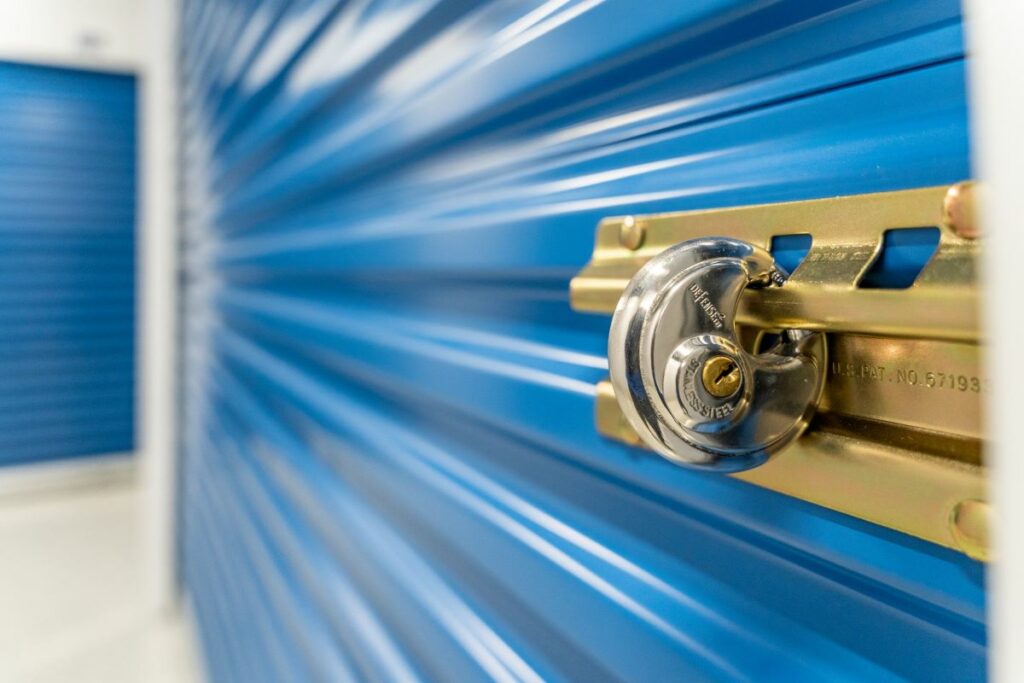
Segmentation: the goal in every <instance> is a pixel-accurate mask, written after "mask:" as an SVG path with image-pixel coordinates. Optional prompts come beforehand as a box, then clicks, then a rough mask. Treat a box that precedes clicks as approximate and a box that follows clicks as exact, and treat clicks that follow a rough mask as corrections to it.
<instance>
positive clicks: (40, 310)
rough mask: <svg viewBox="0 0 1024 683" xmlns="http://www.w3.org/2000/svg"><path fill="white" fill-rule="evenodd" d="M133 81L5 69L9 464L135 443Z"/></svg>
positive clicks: (4, 399)
mask: <svg viewBox="0 0 1024 683" xmlns="http://www.w3.org/2000/svg"><path fill="white" fill-rule="evenodd" d="M134 349H135V78H134V77H133V76H129V75H121V74H109V73H96V72H89V71H78V70H71V69H63V68H51V67H44V66H34V65H27V64H15V63H0V465H8V464H22V463H31V462H39V461H46V460H54V459H60V458H77V457H83V456H90V455H99V454H111V453H125V452H129V451H131V450H132V448H133V443H134V413H135V410H134V401H135V399H134V394H135V390H134V365H135V353H134Z"/></svg>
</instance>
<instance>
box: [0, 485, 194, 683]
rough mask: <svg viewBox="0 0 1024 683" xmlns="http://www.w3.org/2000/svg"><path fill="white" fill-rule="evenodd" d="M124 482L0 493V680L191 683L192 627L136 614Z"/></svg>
mask: <svg viewBox="0 0 1024 683" xmlns="http://www.w3.org/2000/svg"><path fill="white" fill-rule="evenodd" d="M139 507H140V506H139V493H138V491H137V487H136V486H135V485H134V484H131V483H120V484H117V485H112V486H106V487H95V486H94V487H91V488H87V489H79V490H74V491H64V492H49V493H33V494H31V495H13V496H11V495H4V496H0V682H3V683H7V682H12V683H14V682H17V683H58V682H59V683H67V682H69V681H74V682H75V683H93V682H96V683H100V682H102V683H122V682H124V683H199V681H202V680H203V674H202V667H201V666H200V664H199V663H198V655H197V653H196V650H197V646H196V643H195V641H194V635H193V632H192V626H191V623H190V621H189V620H188V619H187V618H184V617H182V616H181V615H167V616H162V617H155V616H152V615H147V613H146V611H145V610H144V609H143V600H142V590H143V576H142V571H141V563H140V561H139V558H140V556H141V553H142V540H143V539H142V538H141V528H140V515H139Z"/></svg>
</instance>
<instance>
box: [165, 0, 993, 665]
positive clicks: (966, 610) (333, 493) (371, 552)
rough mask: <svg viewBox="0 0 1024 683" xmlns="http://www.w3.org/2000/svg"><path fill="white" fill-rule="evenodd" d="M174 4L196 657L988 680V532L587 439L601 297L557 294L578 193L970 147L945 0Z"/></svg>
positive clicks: (931, 163) (824, 179) (915, 174)
mask: <svg viewBox="0 0 1024 683" xmlns="http://www.w3.org/2000/svg"><path fill="white" fill-rule="evenodd" d="M183 22H184V26H183V30H182V40H183V43H184V44H183V49H182V55H183V57H182V64H181V68H182V88H183V108H182V109H183V124H184V131H185V140H184V143H183V144H184V147H183V150H184V151H183V167H182V173H183V176H182V178H183V187H184V190H185V196H184V206H183V217H184V224H183V231H184V233H183V234H184V238H183V239H184V249H185V253H184V263H185V271H184V273H183V283H184V288H183V297H184V307H185V308H184V311H185V315H184V324H185V330H184V346H183V361H184V368H185V372H186V377H185V381H184V383H183V387H184V389H183V391H184V397H183V407H184V430H185V431H184V435H185V438H184V463H183V466H184V487H183V494H182V495H183V506H182V507H183V511H184V543H183V548H184V550H183V553H184V571H185V576H186V580H187V584H188V587H189V590H190V592H191V593H192V595H193V597H194V600H195V604H196V608H197V614H198V618H199V622H200V627H201V632H202V638H203V642H204V644H205V651H206V655H207V658H208V660H209V663H210V666H211V670H212V672H213V674H214V676H215V679H216V680H218V681H246V682H249V681H303V680H322V681H338V680H368V681H399V680H429V681H475V680H551V681H586V682H588V683H596V682H598V681H612V680H632V681H667V680H685V681H695V680H721V679H736V680H743V679H753V680H766V679H768V680H781V681H793V680H814V681H821V680H894V679H908V678H909V679H917V680H927V681H940V680H981V679H983V678H984V675H985V641H986V633H985V606H984V602H985V596H984V588H983V584H984V571H983V567H982V565H980V564H978V563H976V562H974V561H972V560H969V559H967V558H966V557H964V556H963V555H961V554H958V553H955V552H952V551H948V550H946V549H943V548H940V547H937V546H933V545H930V544H928V543H925V542H922V541H918V540H916V539H913V538H909V537H906V536H902V535H900V534H898V533H896V532H893V531H890V530H887V529H884V528H880V527H876V526H873V525H871V524H868V523H865V522H861V521H858V520H856V519H852V518H849V517H845V516H843V515H841V514H838V513H835V512H831V511H829V510H826V509H822V508H819V507H816V506H814V505H810V504H807V503H804V502H800V501H797V500H793V499H790V498H787V497H785V496H781V495H778V494H775V493H772V492H770V491H767V490H763V489H759V488H756V487H753V486H750V485H747V484H745V483H743V482H740V481H737V480H734V479H731V478H728V477H722V476H709V475H706V474H701V473H695V472H692V471H688V470H685V469H682V468H679V467H676V466H674V465H672V464H670V463H668V462H667V461H665V460H663V459H661V458H659V457H657V456H654V455H652V454H651V453H648V452H644V451H640V450H635V449H631V448H628V447H626V446H622V445H620V444H617V443H613V442H610V441H608V440H605V439H603V438H601V437H600V436H599V435H598V434H597V433H596V431H595V427H594V402H595V384H596V383H597V382H598V381H599V380H601V379H603V378H604V377H605V376H607V362H606V354H605V348H606V343H607V333H608V324H609V319H608V318H607V317H605V316H592V315H583V314H578V313H574V312H572V311H571V310H570V308H569V302H568V284H569V280H570V278H571V277H572V276H573V275H574V274H575V273H576V272H577V271H578V270H579V269H580V268H581V267H582V266H583V265H584V264H585V263H586V262H587V260H588V258H589V256H590V253H591V248H592V246H593V237H594V232H595V229H596V226H597V224H598V221H599V220H600V219H601V218H602V217H604V216H609V215H622V214H632V213H654V212H665V211H679V210H686V209H697V208H706V207H721V206H731V205H742V204H751V203H757V202H773V201H782V200H796V199H806V198H813V197H826V196H835V195H844V194H856V193H864V192H873V191H882V190H892V189H900V188H910V187H921V186H929V185H936V184H940V183H950V182H955V181H958V180H960V179H963V178H966V177H969V176H970V168H969V164H968V141H967V111H966V102H965V94H964V75H965V58H964V52H963V36H962V30H961V24H960V14H959V6H958V4H957V3H956V2H950V1H947V0H942V1H939V2H935V1H934V0H919V1H918V0H897V1H894V2H843V1H837V0H831V1H828V2H815V3H808V2H796V1H792V2H786V1H783V2H773V3H760V2H755V3H750V2H730V1H726V0H701V1H699V2H637V1H635V0H604V1H593V0H586V1H584V0H566V1H542V0H493V1H490V2H482V1H470V0H408V1H404V2H403V1H398V0H379V1H376V2H374V1H367V2H362V1H348V2H342V1H331V0H322V1H310V0H296V1H295V2H281V1H279V0H266V1H262V2H255V1H253V2H238V1H237V0H216V1H215V0H186V1H185V2H184V8H183ZM813 227H814V226H794V229H795V230H797V231H803V230H810V231H811V232H813Z"/></svg>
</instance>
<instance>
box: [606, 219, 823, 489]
mask: <svg viewBox="0 0 1024 683" xmlns="http://www.w3.org/2000/svg"><path fill="white" fill-rule="evenodd" d="M786 277H787V274H786V273H785V271H783V270H782V269H781V268H780V267H779V266H778V265H777V264H776V263H775V260H774V259H773V258H772V256H771V254H769V253H768V252H767V251H765V250H764V249H761V248H759V247H756V246H754V245H752V244H748V243H746V242H742V241H739V240H734V239H729V238H724V237H709V238H704V239H697V240H690V241H688V242H683V243H681V244H678V245H676V246H674V247H672V248H670V249H667V250H665V251H664V252H662V253H661V254H659V255H657V256H656V257H654V258H652V259H651V260H650V261H648V262H647V263H646V264H645V265H644V266H643V268H641V269H640V271H639V272H637V274H636V275H635V276H634V277H633V279H632V280H631V281H630V283H629V285H628V286H627V287H626V289H625V291H624V292H623V294H622V298H621V299H620V300H619V304H618V307H617V308H616V310H615V315H614V317H613V318H612V326H611V333H610V335H609V343H608V365H609V370H610V373H611V381H612V385H613V386H614V389H615V396H616V398H617V399H618V402H619V405H620V406H621V407H622V411H623V413H624V414H625V416H626V418H627V419H628V420H629V422H630V424H631V425H632V426H633V428H634V429H635V430H636V431H637V433H638V434H639V435H640V438H641V439H643V441H644V442H645V443H646V444H647V445H648V446H650V447H651V448H652V449H654V450H655V451H657V452H658V453H660V454H661V455H663V456H664V457H666V458H668V459H669V460H671V461H673V462H675V463H678V464H680V465H685V466H690V467H697V468H703V469H711V470H718V471H723V472H735V471H739V470H744V469H749V468H751V467H756V466H757V465H760V464H761V463H763V462H764V461H765V460H767V459H768V458H769V457H770V456H771V454H773V453H775V452H776V451H778V450H779V449H781V448H782V447H783V446H785V445H786V444H788V443H790V442H791V441H793V440H794V439H796V438H797V437H798V436H799V435H800V434H801V433H802V432H803V430H804V429H805V428H806V427H807V424H808V422H809V420H810V417H811V415H812V414H813V412H814V410H815V409H816V407H817V405H818V401H819V400H820V399H821V394H822V388H823V386H824V380H825V369H826V365H825V361H826V348H825V340H824V335H823V334H821V333H820V332H811V331H807V330H784V331H782V333H781V334H780V335H779V340H778V342H777V343H775V344H774V346H772V347H771V348H770V349H767V350H765V351H763V352H760V353H757V354H753V353H750V352H748V351H746V350H744V349H743V348H742V347H741V346H740V343H739V341H738V339H737V335H736V330H735V316H736V310H737V308H738V306H739V301H740V295H741V294H742V293H743V290H744V289H746V288H748V287H773V286H781V285H782V284H783V282H785V279H786Z"/></svg>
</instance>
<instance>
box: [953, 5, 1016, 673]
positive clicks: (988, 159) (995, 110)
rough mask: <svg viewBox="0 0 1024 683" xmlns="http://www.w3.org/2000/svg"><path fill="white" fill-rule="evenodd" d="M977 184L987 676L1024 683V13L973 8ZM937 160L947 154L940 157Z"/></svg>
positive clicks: (971, 39) (1009, 8) (971, 51)
mask: <svg viewBox="0 0 1024 683" xmlns="http://www.w3.org/2000/svg"><path fill="white" fill-rule="evenodd" d="M965 4H966V7H965V12H966V14H967V23H966V27H967V39H968V53H969V55H970V71H969V79H970V83H969V88H970V91H971V95H972V101H971V103H972V108H971V117H972V132H973V142H974V144H973V148H974V151H975V159H974V163H975V175H976V176H977V177H978V178H979V179H980V180H981V181H982V183H983V185H982V195H981V207H980V209H981V212H982V215H981V221H982V226H983V230H984V231H985V233H986V238H985V240H986V243H985V274H984V277H985V286H986V287H987V291H986V297H985V302H986V307H987V310H986V311H985V312H984V313H985V319H986V322H987V330H986V333H987V334H986V336H987V339H988V359H987V374H988V376H989V378H990V379H991V381H992V386H993V392H992V394H991V395H990V400H989V404H988V419H989V430H990V434H991V436H992V444H993V446H992V448H991V449H990V450H991V452H990V453H988V454H987V459H988V462H989V463H990V464H991V468H990V472H991V475H990V482H991V489H992V490H991V496H992V500H993V503H994V505H995V509H996V517H997V522H998V526H996V527H995V550H996V559H995V562H994V563H993V564H992V567H991V574H990V577H991V578H990V586H991V591H990V594H989V600H988V608H989V624H990V642H991V644H992V645H991V656H990V662H991V675H992V680H995V681H1020V680H1024V429H1022V427H1021V425H1022V424H1024V355H1022V352H1021V339H1022V338H1024V324H1022V323H1024V318H1022V310H1024V305H1022V303H1021V301H1022V295H1021V270H1022V267H1021V265H1022V263H1024V221H1022V219H1021V217H1022V216H1024V131H1022V130H1021V126H1022V122H1024V70H1022V66H1021V65H1022V62H1024V3H1021V2H1020V0H968V1H967V2H966V3H965ZM936 153H941V152H940V151H938V150H937V151H936Z"/></svg>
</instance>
